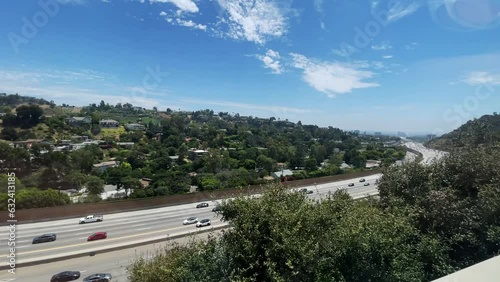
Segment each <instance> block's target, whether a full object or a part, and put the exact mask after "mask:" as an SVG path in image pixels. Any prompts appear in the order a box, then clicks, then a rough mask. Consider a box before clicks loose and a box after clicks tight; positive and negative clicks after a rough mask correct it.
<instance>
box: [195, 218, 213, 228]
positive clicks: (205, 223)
mask: <svg viewBox="0 0 500 282" xmlns="http://www.w3.org/2000/svg"><path fill="white" fill-rule="evenodd" d="M209 225H210V219H202V220H200V221H199V222H198V223H196V227H203V226H209Z"/></svg>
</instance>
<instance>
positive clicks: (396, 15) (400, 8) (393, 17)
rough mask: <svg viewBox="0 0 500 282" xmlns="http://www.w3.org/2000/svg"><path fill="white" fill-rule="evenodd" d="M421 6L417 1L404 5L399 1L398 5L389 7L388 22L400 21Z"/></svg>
mask: <svg viewBox="0 0 500 282" xmlns="http://www.w3.org/2000/svg"><path fill="white" fill-rule="evenodd" d="M419 8H420V4H419V3H417V2H413V3H410V4H409V5H404V4H403V3H401V1H399V2H397V4H396V5H394V6H392V7H391V9H389V12H388V15H387V21H388V22H395V21H398V20H400V19H402V18H404V17H406V16H409V15H411V14H413V13H415V12H416V11H417V10H418V9H419Z"/></svg>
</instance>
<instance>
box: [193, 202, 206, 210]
mask: <svg viewBox="0 0 500 282" xmlns="http://www.w3.org/2000/svg"><path fill="white" fill-rule="evenodd" d="M206 207H208V203H201V204H197V205H196V208H197V209H199V208H206Z"/></svg>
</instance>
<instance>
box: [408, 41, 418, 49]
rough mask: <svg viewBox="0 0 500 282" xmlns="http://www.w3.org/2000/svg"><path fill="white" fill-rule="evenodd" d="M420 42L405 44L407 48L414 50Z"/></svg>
mask: <svg viewBox="0 0 500 282" xmlns="http://www.w3.org/2000/svg"><path fill="white" fill-rule="evenodd" d="M417 45H418V43H417V42H412V43H410V44H407V45H405V49H406V50H413V49H415V47H417Z"/></svg>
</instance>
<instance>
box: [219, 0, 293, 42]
mask: <svg viewBox="0 0 500 282" xmlns="http://www.w3.org/2000/svg"><path fill="white" fill-rule="evenodd" d="M218 3H219V5H220V6H221V7H222V9H223V11H224V12H225V14H226V15H225V16H224V17H223V18H222V19H221V20H220V22H219V23H218V24H217V25H218V26H224V27H226V28H227V30H226V31H222V34H223V35H224V36H227V37H229V38H232V39H236V40H247V41H250V42H254V43H257V44H260V45H263V44H265V43H266V42H267V41H269V40H270V39H276V38H280V37H282V36H283V35H284V34H285V33H286V32H287V18H286V17H285V13H286V11H284V10H283V9H281V8H280V7H278V5H277V4H276V3H275V2H273V1H268V0H232V1H226V0H218Z"/></svg>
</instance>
